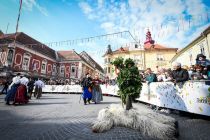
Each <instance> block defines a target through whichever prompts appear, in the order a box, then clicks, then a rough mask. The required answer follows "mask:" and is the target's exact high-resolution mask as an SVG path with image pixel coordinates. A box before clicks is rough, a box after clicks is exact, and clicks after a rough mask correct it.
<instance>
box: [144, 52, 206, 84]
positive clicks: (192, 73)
mask: <svg viewBox="0 0 210 140" xmlns="http://www.w3.org/2000/svg"><path fill="white" fill-rule="evenodd" d="M141 77H142V81H143V82H146V83H151V82H169V81H170V82H173V83H175V84H178V83H179V84H180V85H183V82H185V81H188V80H206V81H207V82H206V84H209V82H208V80H210V61H209V60H207V59H206V56H204V55H203V54H198V55H197V58H196V64H195V65H191V66H190V67H188V66H181V63H178V62H175V63H173V70H171V69H163V68H160V69H158V67H157V72H156V73H153V72H152V70H151V69H150V68H147V69H146V71H145V72H142V73H141Z"/></svg>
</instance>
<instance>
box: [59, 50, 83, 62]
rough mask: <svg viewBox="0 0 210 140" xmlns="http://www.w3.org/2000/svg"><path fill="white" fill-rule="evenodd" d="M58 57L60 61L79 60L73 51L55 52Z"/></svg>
mask: <svg viewBox="0 0 210 140" xmlns="http://www.w3.org/2000/svg"><path fill="white" fill-rule="evenodd" d="M57 53H58V56H59V58H60V59H62V60H81V58H80V56H79V55H78V54H77V53H75V51H57Z"/></svg>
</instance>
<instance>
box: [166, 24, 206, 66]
mask: <svg viewBox="0 0 210 140" xmlns="http://www.w3.org/2000/svg"><path fill="white" fill-rule="evenodd" d="M198 54H203V55H205V56H206V58H207V59H210V26H209V27H208V28H206V29H205V30H204V31H203V32H201V34H200V35H199V36H198V37H197V38H195V39H194V40H193V41H192V42H191V43H189V44H188V45H187V46H186V47H184V48H183V49H181V50H180V51H179V52H178V53H177V54H176V55H175V56H174V57H173V58H172V59H171V61H170V63H171V64H172V63H174V62H180V63H181V64H182V65H186V66H190V65H194V64H195V63H196V60H195V59H196V57H197V55H198Z"/></svg>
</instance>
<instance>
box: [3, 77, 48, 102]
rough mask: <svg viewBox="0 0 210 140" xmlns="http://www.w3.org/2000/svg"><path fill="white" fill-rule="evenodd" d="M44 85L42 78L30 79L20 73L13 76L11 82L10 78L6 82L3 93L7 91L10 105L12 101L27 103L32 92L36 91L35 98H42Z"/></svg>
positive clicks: (6, 99) (7, 100) (6, 98)
mask: <svg viewBox="0 0 210 140" xmlns="http://www.w3.org/2000/svg"><path fill="white" fill-rule="evenodd" d="M44 85H45V84H44V82H42V80H41V79H35V80H33V79H32V78H29V79H28V78H27V77H24V76H22V75H21V74H20V73H18V74H17V75H16V76H15V77H13V79H12V82H11V84H10V83H9V81H8V80H7V81H6V82H5V83H4V87H3V89H2V93H3V92H5V94H6V97H5V102H6V105H10V102H12V104H13V105H16V104H17V103H18V104H27V103H28V102H29V99H31V97H32V93H34V97H35V98H37V99H38V98H40V97H41V96H42V88H43V87H44ZM34 89H35V90H34ZM33 90H34V92H33Z"/></svg>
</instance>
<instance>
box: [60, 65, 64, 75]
mask: <svg viewBox="0 0 210 140" xmlns="http://www.w3.org/2000/svg"><path fill="white" fill-rule="evenodd" d="M63 73H64V66H61V74H63Z"/></svg>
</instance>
